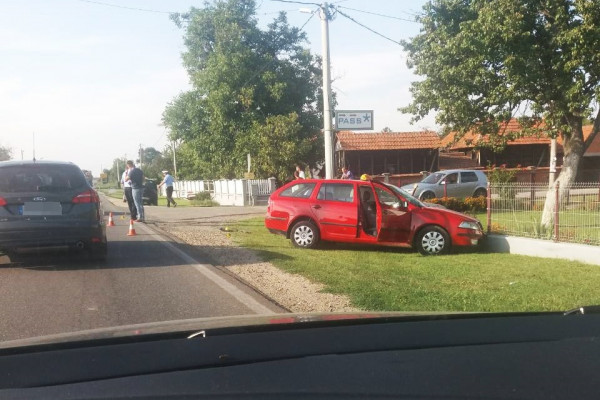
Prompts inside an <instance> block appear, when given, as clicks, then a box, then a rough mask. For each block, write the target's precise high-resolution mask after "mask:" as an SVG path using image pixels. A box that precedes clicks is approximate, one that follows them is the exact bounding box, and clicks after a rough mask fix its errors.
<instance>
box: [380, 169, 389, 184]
mask: <svg viewBox="0 0 600 400" xmlns="http://www.w3.org/2000/svg"><path fill="white" fill-rule="evenodd" d="M382 175H383V182H385V183H390V174H389V172H384V173H383V174H382Z"/></svg>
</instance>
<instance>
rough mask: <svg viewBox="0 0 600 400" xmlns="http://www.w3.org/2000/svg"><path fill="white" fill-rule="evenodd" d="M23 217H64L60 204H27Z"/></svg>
mask: <svg viewBox="0 0 600 400" xmlns="http://www.w3.org/2000/svg"><path fill="white" fill-rule="evenodd" d="M23 215H62V206H61V204H60V203H58V202H43V203H37V202H25V204H23Z"/></svg>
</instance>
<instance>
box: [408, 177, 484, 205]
mask: <svg viewBox="0 0 600 400" xmlns="http://www.w3.org/2000/svg"><path fill="white" fill-rule="evenodd" d="M402 189H404V190H406V191H407V192H409V193H411V194H412V195H413V196H415V197H416V198H418V199H419V200H422V201H427V200H429V199H433V198H436V197H445V196H447V197H470V196H472V197H479V196H486V195H487V177H486V176H485V174H484V173H483V172H482V171H479V170H468V169H467V170H465V169H451V170H444V171H439V172H434V173H432V174H430V175H428V176H427V177H426V178H425V179H423V180H422V181H421V182H419V183H411V184H408V185H404V186H402Z"/></svg>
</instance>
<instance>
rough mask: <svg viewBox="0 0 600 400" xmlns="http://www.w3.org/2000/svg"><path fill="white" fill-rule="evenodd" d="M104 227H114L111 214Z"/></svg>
mask: <svg viewBox="0 0 600 400" xmlns="http://www.w3.org/2000/svg"><path fill="white" fill-rule="evenodd" d="M106 226H115V221H113V218H112V212H111V213H110V214H108V224H106Z"/></svg>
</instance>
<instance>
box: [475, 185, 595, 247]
mask: <svg viewBox="0 0 600 400" xmlns="http://www.w3.org/2000/svg"><path fill="white" fill-rule="evenodd" d="M548 186H549V185H548V183H524V182H516V183H488V192H487V199H486V201H487V207H486V208H487V229H488V233H497V234H507V235H515V236H525V237H532V238H539V239H549V240H554V241H557V242H558V241H561V242H573V243H584V244H593V245H600V184H599V183H597V182H593V183H574V184H572V185H563V186H560V185H559V184H558V183H557V185H555V186H554V187H553V188H549V187H548Z"/></svg>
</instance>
